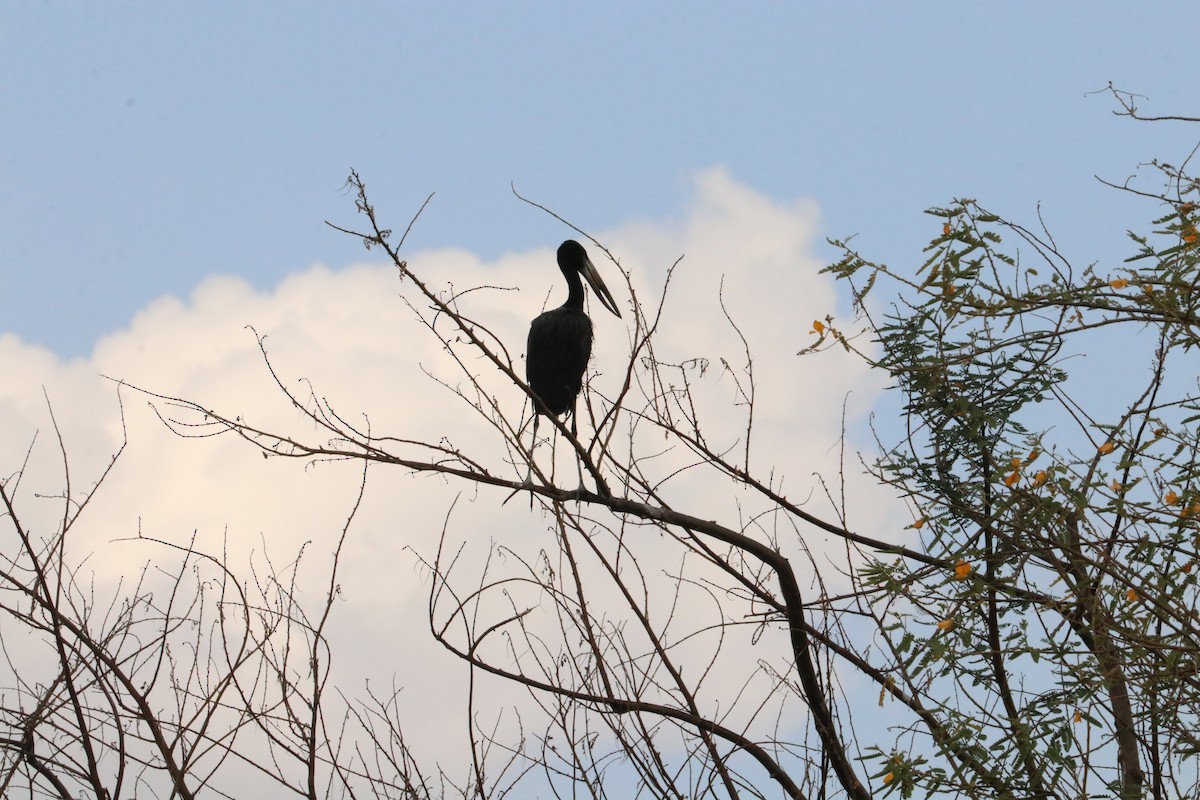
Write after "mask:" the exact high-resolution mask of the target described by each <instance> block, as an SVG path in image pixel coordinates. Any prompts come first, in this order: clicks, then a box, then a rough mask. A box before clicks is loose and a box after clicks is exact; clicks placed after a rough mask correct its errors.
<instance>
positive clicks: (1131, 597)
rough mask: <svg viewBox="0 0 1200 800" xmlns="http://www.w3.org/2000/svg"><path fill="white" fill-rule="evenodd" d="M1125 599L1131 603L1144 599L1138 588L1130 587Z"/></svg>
mask: <svg viewBox="0 0 1200 800" xmlns="http://www.w3.org/2000/svg"><path fill="white" fill-rule="evenodd" d="M1125 599H1126V600H1128V601H1129V602H1131V603H1136V602H1137V601H1138V600H1141V599H1142V596H1141V595H1140V594H1138V590H1137V589H1130V590H1129V591H1127V592H1126V593H1125Z"/></svg>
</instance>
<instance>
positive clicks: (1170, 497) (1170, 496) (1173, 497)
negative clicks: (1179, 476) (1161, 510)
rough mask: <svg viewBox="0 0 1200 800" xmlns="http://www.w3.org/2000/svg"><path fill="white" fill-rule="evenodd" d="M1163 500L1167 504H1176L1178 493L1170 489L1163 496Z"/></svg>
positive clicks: (1177, 502)
mask: <svg viewBox="0 0 1200 800" xmlns="http://www.w3.org/2000/svg"><path fill="white" fill-rule="evenodd" d="M1163 502H1164V503H1166V504H1167V505H1169V506H1177V505H1179V495H1178V494H1177V493H1176V492H1175V490H1174V489H1172V490H1171V491H1169V492H1167V493H1166V494H1165V495H1164V496H1163Z"/></svg>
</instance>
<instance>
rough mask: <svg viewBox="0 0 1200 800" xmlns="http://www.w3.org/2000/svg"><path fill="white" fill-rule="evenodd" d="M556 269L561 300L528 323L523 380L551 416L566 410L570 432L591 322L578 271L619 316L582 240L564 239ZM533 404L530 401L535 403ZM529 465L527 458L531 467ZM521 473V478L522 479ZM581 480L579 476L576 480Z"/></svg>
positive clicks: (589, 347) (536, 411)
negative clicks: (561, 280)
mask: <svg viewBox="0 0 1200 800" xmlns="http://www.w3.org/2000/svg"><path fill="white" fill-rule="evenodd" d="M558 268H559V269H561V270H562V274H563V276H564V277H565V278H566V279H567V288H568V290H569V293H568V294H567V302H565V303H563V304H562V305H561V306H560V307H558V308H555V309H551V310H550V311H546V312H544V313H542V314H539V315H538V317H537V319H535V320H534V321H533V323H532V324H531V325H530V326H529V341H528V343H527V345H526V350H525V379H526V380H527V381H528V382H529V388H530V389H532V390H533V393H534V394H536V395H537V396H538V397H539V398H540V399H541V401H542V405H544V406H545V410H546V411H549V412H550V413H551V414H553V415H554V416H556V417H558V416H562V415H563V414H570V416H571V433H572V434H575V433H576V427H575V401H576V399H577V398H578V397H579V390H580V388H582V386H583V372H584V370H585V369H587V363H588V359H589V358H591V355H592V321H591V319H589V318H588V315H587V313H586V312H584V310H583V296H584V292H583V282H582V281H580V280H579V276H580V275H583V277H584V278H586V279H587V282H588V283H589V284H591V286H592V289H593V290H594V291H595V292H596V297H597V298H598V299H599V300H600V304H601V305H603V306H604V307H605V308H606V309H608V310H609V311H611V312H612V313H613V314H616V315H617V316H618V317H620V316H621V312H620V311H618V310H617V304H616V302H615V301H614V300H613V297H612V295H611V294H609V291H608V287H607V286H605V285H604V281H603V280H602V279H601V278H600V273H598V272H597V271H596V267H595V265H594V264H592V260H591V259H590V258H588V254H587V251H586V250H584V249H583V245H581V244H580V243H579V242H577V241H575V240H574V239H568V240H567V241H565V242H563V243H562V244H561V245H560V246H559V248H558ZM535 405H536V404H535ZM542 413H543V410H542V408H541V407H540V406H539V407H536V408H534V417H533V441H534V443H535V445H536V443H537V424H538V416H539V415H540V414H542ZM532 469H533V464H532V462H531V463H530V471H531V472H532ZM528 480H529V479H528V478H526V482H528ZM581 483H582V481H581Z"/></svg>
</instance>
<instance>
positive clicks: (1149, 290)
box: [1142, 283, 1154, 294]
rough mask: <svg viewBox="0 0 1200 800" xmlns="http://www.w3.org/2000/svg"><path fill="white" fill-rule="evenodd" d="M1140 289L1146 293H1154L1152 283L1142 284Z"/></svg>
mask: <svg viewBox="0 0 1200 800" xmlns="http://www.w3.org/2000/svg"><path fill="white" fill-rule="evenodd" d="M1142 291H1143V292H1145V293H1146V294H1154V284H1153V283H1147V284H1145V285H1143V286H1142Z"/></svg>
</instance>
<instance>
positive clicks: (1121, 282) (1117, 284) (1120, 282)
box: [1108, 278, 1129, 289]
mask: <svg viewBox="0 0 1200 800" xmlns="http://www.w3.org/2000/svg"><path fill="white" fill-rule="evenodd" d="M1108 285H1109V286H1111V287H1112V288H1114V289H1124V288H1125V287H1126V286H1128V285H1129V281H1127V280H1125V279H1124V278H1117V279H1116V280H1113V281H1109V282H1108Z"/></svg>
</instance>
